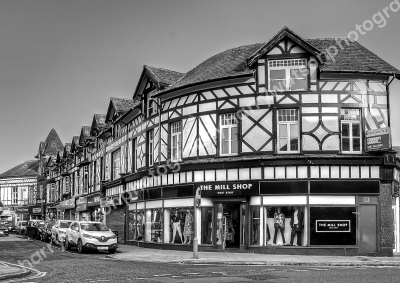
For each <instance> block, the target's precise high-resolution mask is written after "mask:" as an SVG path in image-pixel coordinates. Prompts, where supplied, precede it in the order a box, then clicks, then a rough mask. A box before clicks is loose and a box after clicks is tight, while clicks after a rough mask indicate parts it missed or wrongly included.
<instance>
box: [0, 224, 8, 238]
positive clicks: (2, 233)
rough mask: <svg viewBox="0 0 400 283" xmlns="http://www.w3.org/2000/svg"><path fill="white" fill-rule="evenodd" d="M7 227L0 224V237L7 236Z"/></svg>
mask: <svg viewBox="0 0 400 283" xmlns="http://www.w3.org/2000/svg"><path fill="white" fill-rule="evenodd" d="M8 234H9V233H8V227H7V226H6V225H5V224H0V237H3V236H8Z"/></svg>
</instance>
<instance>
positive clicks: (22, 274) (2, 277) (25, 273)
mask: <svg viewBox="0 0 400 283" xmlns="http://www.w3.org/2000/svg"><path fill="white" fill-rule="evenodd" d="M31 273H32V271H31V270H28V271H23V272H17V273H11V274H5V275H0V281H2V280H7V279H12V278H21V277H25V276H28V275H30V274H31Z"/></svg>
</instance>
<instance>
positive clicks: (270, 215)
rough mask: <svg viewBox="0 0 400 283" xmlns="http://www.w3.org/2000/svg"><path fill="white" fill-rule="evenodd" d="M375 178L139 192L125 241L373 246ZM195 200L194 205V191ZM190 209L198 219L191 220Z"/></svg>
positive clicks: (187, 245)
mask: <svg viewBox="0 0 400 283" xmlns="http://www.w3.org/2000/svg"><path fill="white" fill-rule="evenodd" d="M380 188H381V183H380V181H379V180H377V179H376V180H373V179H370V180H273V181H267V180H248V181H226V182H199V183H192V184H186V185H175V186H165V187H161V188H151V189H144V190H141V191H139V198H138V200H137V201H135V202H134V203H131V204H129V213H128V219H127V222H128V227H129V228H128V233H127V235H128V239H127V242H128V243H129V244H132V245H137V246H142V247H153V248H161V249H181V250H191V249H192V246H191V244H192V241H193V237H194V233H193V232H194V223H195V222H196V223H197V233H198V234H197V236H198V240H199V250H203V251H205V250H215V249H217V250H218V249H229V250H232V251H234V250H239V249H241V250H250V251H253V252H255V253H272V254H273V253H276V254H321V255H322V254H332V255H348V256H350V255H351V256H354V255H360V254H366V255H373V254H378V253H379V239H380V232H379V226H378V225H379V221H378V212H379V207H380V203H379V196H380ZM197 189H198V190H200V195H201V202H200V206H199V207H198V208H196V212H195V209H194V199H193V196H194V192H195V191H196V190H197ZM195 215H196V216H197V219H196V220H197V221H194V220H195V219H194V217H195Z"/></svg>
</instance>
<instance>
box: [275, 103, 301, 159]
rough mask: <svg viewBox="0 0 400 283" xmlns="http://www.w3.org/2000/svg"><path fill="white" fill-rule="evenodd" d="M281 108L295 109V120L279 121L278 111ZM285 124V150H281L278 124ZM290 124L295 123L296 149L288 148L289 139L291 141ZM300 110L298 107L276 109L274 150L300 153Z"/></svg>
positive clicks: (285, 152)
mask: <svg viewBox="0 0 400 283" xmlns="http://www.w3.org/2000/svg"><path fill="white" fill-rule="evenodd" d="M283 110H286V111H287V110H295V111H296V112H297V121H279V111H283ZM282 124H285V125H287V130H288V131H287V132H286V139H287V148H288V150H287V151H282V150H280V146H279V142H280V139H281V137H280V127H279V126H280V125H282ZM290 125H297V147H298V149H297V150H296V151H292V150H290V145H291V143H290V141H291V135H290V134H291V127H290ZM300 138H301V135H300V110H299V109H298V108H280V109H276V152H277V153H279V154H294V153H300V151H301V149H300V145H301V143H300Z"/></svg>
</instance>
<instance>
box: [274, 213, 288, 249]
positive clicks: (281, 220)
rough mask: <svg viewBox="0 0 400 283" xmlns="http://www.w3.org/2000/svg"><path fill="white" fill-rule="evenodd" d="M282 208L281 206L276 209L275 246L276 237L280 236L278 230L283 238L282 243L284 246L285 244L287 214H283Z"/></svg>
mask: <svg viewBox="0 0 400 283" xmlns="http://www.w3.org/2000/svg"><path fill="white" fill-rule="evenodd" d="M281 210H282V208H281V207H280V206H277V207H276V211H275V214H274V228H275V234H274V241H273V245H276V236H277V235H278V230H279V231H280V232H281V236H282V241H283V244H285V243H286V242H285V234H284V231H285V214H283V213H282V211H281Z"/></svg>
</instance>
